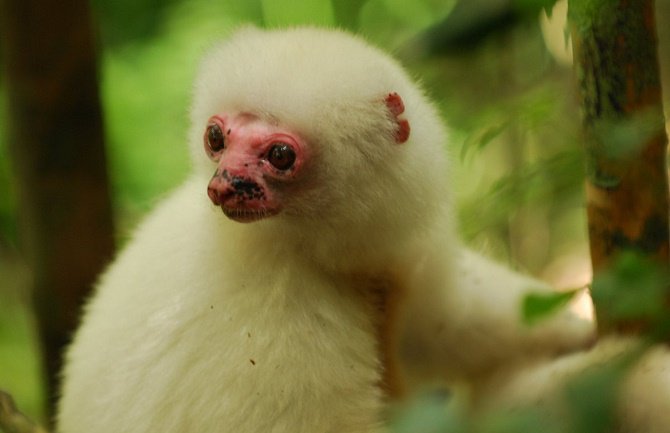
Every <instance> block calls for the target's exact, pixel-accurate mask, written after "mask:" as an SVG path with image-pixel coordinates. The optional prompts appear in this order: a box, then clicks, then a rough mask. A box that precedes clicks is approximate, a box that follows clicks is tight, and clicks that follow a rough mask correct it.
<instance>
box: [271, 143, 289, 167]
mask: <svg viewBox="0 0 670 433" xmlns="http://www.w3.org/2000/svg"><path fill="white" fill-rule="evenodd" d="M268 161H269V162H270V164H272V166H273V167H274V168H276V169H278V170H288V169H289V168H291V167H293V163H294V162H295V151H294V150H293V149H292V148H291V146H289V145H288V144H286V143H275V144H274V145H272V147H271V148H270V152H269V153H268Z"/></svg>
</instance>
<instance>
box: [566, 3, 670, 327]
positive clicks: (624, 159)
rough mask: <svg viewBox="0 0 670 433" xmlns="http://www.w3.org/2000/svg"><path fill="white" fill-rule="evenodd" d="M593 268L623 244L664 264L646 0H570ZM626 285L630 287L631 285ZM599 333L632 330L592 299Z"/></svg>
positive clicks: (664, 192)
mask: <svg viewBox="0 0 670 433" xmlns="http://www.w3.org/2000/svg"><path fill="white" fill-rule="evenodd" d="M569 8H570V9H569V18H570V23H571V32H572V44H573V51H574V62H575V71H576V75H577V79H578V82H579V97H580V103H581V107H582V115H583V131H584V142H585V151H586V155H587V180H586V198H587V208H588V227H589V238H590V247H591V261H592V264H593V269H594V273H597V272H599V271H601V270H603V269H605V268H607V267H608V265H609V264H610V263H611V261H612V259H613V258H615V257H616V256H617V255H618V254H619V253H621V252H622V251H624V250H635V251H637V252H640V253H642V254H644V255H645V256H646V257H649V258H652V259H653V260H655V261H656V262H657V263H659V264H660V266H662V267H663V268H667V267H668V253H669V251H670V247H669V235H668V176H667V166H666V148H667V136H666V133H665V124H664V117H663V107H662V98H661V83H660V78H659V66H658V56H657V37H656V27H655V17H654V2H653V0H571V1H570V4H569ZM631 289H633V290H634V288H631ZM596 316H597V318H598V326H599V331H600V332H601V333H608V332H612V331H617V332H638V331H639V330H640V328H641V327H642V328H643V327H644V326H645V324H644V323H617V321H616V320H614V319H612V318H611V317H610V316H609V315H608V314H607V306H599V305H597V304H596Z"/></svg>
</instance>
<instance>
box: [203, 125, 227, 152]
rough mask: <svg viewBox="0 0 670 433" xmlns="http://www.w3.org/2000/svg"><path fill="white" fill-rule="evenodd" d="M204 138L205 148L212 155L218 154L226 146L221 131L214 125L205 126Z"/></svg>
mask: <svg viewBox="0 0 670 433" xmlns="http://www.w3.org/2000/svg"><path fill="white" fill-rule="evenodd" d="M205 138H206V140H207V147H209V150H210V151H212V153H217V152H220V151H222V150H223V148H224V147H225V146H226V140H225V138H224V136H223V131H221V127H220V126H219V125H217V124H216V123H210V124H209V125H207V133H206V134H205Z"/></svg>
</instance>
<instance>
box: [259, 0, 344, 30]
mask: <svg viewBox="0 0 670 433" xmlns="http://www.w3.org/2000/svg"><path fill="white" fill-rule="evenodd" d="M261 3H262V5H263V18H264V23H265V24H266V25H268V26H271V27H273V26H287V25H299V24H312V25H321V26H332V25H333V24H335V12H334V10H333V5H332V3H331V2H330V1H326V0H303V1H300V2H296V1H293V0H261Z"/></svg>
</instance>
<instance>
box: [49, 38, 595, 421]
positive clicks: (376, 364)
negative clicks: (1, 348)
mask: <svg viewBox="0 0 670 433" xmlns="http://www.w3.org/2000/svg"><path fill="white" fill-rule="evenodd" d="M192 125H193V126H192V131H191V134H190V146H191V151H192V156H193V172H192V175H191V176H190V177H189V179H188V180H187V181H186V182H185V183H184V184H183V185H182V186H181V187H180V188H178V190H177V191H175V192H174V193H173V194H172V196H171V197H169V198H168V199H166V200H165V201H164V202H163V203H162V204H161V205H160V206H158V208H157V209H156V210H155V211H154V212H153V213H152V214H151V215H150V216H149V217H148V218H147V219H146V221H144V223H143V224H141V226H140V227H139V229H138V230H137V232H136V234H135V236H134V238H133V240H132V241H131V242H130V243H129V245H128V246H127V247H126V248H125V250H124V251H123V253H122V254H120V256H119V257H118V258H117V259H116V261H115V262H114V263H113V264H112V266H111V267H110V268H109V269H108V270H107V272H106V273H105V274H104V275H103V276H102V278H101V280H100V282H99V284H98V287H97V290H96V293H95V296H94V297H93V298H92V299H91V300H90V302H89V303H88V304H87V306H86V309H85V314H84V317H83V323H82V326H81V328H80V329H79V331H78V332H77V334H76V335H75V338H74V341H73V343H72V346H71V347H70V349H69V351H68V352H67V356H66V367H65V370H64V373H63V380H64V385H63V389H62V398H61V400H60V405H59V408H58V431H60V432H62V433H84V432H86V433H91V432H96V433H106V432H110V433H111V432H115V433H118V432H124V433H134V432H162V433H166V432H180V433H188V432H198V433H208V432H235V433H252V432H253V433H256V432H286V433H301V432H310V433H315V432H338V433H353V432H366V433H368V432H375V431H380V430H382V429H383V428H384V419H383V409H384V407H385V405H386V403H387V402H388V401H389V400H390V399H392V398H396V397H399V396H401V395H403V394H404V393H406V392H407V391H408V390H409V387H414V386H416V385H417V384H418V383H421V381H426V382H425V383H429V381H435V380H438V379H439V380H445V381H447V382H451V383H456V382H461V381H463V382H471V381H476V380H478V379H479V378H481V377H485V376H486V375H488V374H489V373H490V372H491V371H495V370H497V369H500V368H504V366H505V365H507V364H511V363H515V362H516V358H518V357H529V356H541V355H545V354H546V355H551V354H553V353H556V352H562V351H568V350H571V349H573V348H577V347H580V346H582V345H583V344H585V342H586V341H587V340H588V339H589V338H590V335H591V326H590V325H589V324H587V323H583V322H580V321H578V320H577V319H575V318H573V317H572V316H570V315H569V314H567V313H566V314H563V315H559V316H557V317H556V318H554V319H553V320H551V321H548V322H547V323H546V324H545V325H544V326H541V327H537V328H533V329H527V328H524V327H523V326H522V325H521V324H520V319H519V307H518V304H519V300H520V297H521V296H522V293H524V292H526V291H528V290H531V289H543V287H542V285H541V284H540V283H538V282H536V281H533V280H531V279H528V278H526V277H523V276H520V275H517V274H515V273H513V272H511V271H509V270H507V269H505V268H502V267H500V266H498V265H496V264H493V263H491V262H489V261H488V260H486V259H484V258H482V257H480V256H479V255H477V254H475V253H473V252H471V251H468V250H466V249H464V248H463V247H461V246H460V245H459V244H458V241H457V239H456V236H455V234H454V230H453V229H452V216H451V211H450V203H449V193H448V185H449V180H448V165H447V160H446V156H445V149H444V148H445V146H446V142H447V137H446V134H445V130H444V127H443V125H442V123H441V121H440V118H439V116H438V113H437V111H436V110H435V108H434V107H433V105H432V104H430V103H429V102H428V101H427V100H426V98H425V96H424V94H423V92H422V91H421V90H420V89H419V87H418V86H417V85H415V84H414V83H412V81H411V80H410V79H409V77H408V75H407V74H406V73H405V72H404V71H403V69H402V68H401V67H400V66H399V65H398V63H396V62H395V61H394V60H392V59H391V58H390V57H389V56H387V55H386V54H384V53H382V52H381V51H379V50H378V49H376V48H373V47H371V46H370V45H368V44H367V43H365V42H364V41H363V40H361V39H359V38H357V37H354V36H351V35H349V34H346V33H344V32H341V31H335V30H319V29H313V28H297V29H290V30H273V31H262V30H258V29H253V28H245V29H242V30H239V31H237V32H236V33H234V34H233V35H232V36H231V37H230V38H229V39H228V40H227V41H225V42H224V43H223V44H222V45H220V46H219V47H218V48H216V49H214V50H212V52H211V53H210V54H209V55H208V56H207V57H206V58H205V60H204V62H203V63H202V65H201V69H200V73H199V76H198V78H197V80H196V83H195V97H194V103H193V109H192ZM212 173H213V175H212ZM221 211H223V212H221Z"/></svg>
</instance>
